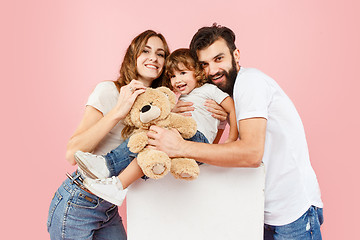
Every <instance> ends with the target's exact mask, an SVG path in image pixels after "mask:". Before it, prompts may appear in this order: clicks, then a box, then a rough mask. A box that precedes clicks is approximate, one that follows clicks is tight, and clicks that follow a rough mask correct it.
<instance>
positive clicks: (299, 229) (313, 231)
mask: <svg viewBox="0 0 360 240" xmlns="http://www.w3.org/2000/svg"><path fill="white" fill-rule="evenodd" d="M323 222H324V217H323V209H322V208H318V207H315V206H311V207H310V208H309V209H308V210H307V211H306V213H304V214H303V215H302V216H301V217H300V218H299V219H297V220H296V221H294V222H292V223H289V224H287V225H284V226H270V225H267V224H264V240H272V239H274V240H310V239H311V240H321V239H322V238H321V232H320V225H321V224H322V223H323Z"/></svg>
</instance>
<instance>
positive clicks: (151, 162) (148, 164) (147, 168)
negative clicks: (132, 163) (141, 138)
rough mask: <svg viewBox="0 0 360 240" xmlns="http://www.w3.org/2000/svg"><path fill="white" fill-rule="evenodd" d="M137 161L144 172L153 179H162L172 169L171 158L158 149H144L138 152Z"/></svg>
mask: <svg viewBox="0 0 360 240" xmlns="http://www.w3.org/2000/svg"><path fill="white" fill-rule="evenodd" d="M137 161H138V164H139V166H140V168H141V169H142V171H143V172H144V174H145V175H146V176H148V177H149V178H152V179H160V178H162V177H164V176H165V175H166V174H167V173H168V172H169V171H170V166H171V160H170V158H169V157H168V155H167V154H166V153H164V152H161V151H158V150H151V149H144V150H143V151H141V152H140V153H139V154H138V156H137Z"/></svg>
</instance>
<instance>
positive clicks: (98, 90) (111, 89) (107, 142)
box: [86, 81, 124, 155]
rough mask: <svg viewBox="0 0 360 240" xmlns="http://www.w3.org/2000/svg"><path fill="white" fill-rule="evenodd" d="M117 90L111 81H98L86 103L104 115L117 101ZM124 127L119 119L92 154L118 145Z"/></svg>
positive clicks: (98, 153) (100, 153) (107, 150)
mask: <svg viewBox="0 0 360 240" xmlns="http://www.w3.org/2000/svg"><path fill="white" fill-rule="evenodd" d="M118 98H119V91H118V90H117V88H116V86H115V83H114V82H112V81H104V82H101V83H99V84H98V85H97V86H96V87H95V89H94V91H93V92H92V93H91V95H90V96H89V98H88V101H87V103H86V105H89V106H92V107H94V108H96V109H97V110H99V111H100V112H102V114H103V115H104V116H105V115H106V114H107V113H108V112H109V111H110V110H111V109H113V108H114V107H115V105H116V103H117V101H118ZM123 128H124V124H123V121H122V120H121V121H119V123H118V124H117V125H115V127H113V129H111V131H110V132H109V133H108V134H107V135H106V136H105V137H104V139H103V140H102V141H101V142H100V143H99V144H98V146H97V147H96V148H95V150H94V151H93V153H94V154H97V155H104V154H106V153H108V152H110V151H111V150H113V149H115V148H116V147H118V146H119V145H120V144H121V143H122V142H123V141H124V140H123V138H122V136H121V131H122V129H123Z"/></svg>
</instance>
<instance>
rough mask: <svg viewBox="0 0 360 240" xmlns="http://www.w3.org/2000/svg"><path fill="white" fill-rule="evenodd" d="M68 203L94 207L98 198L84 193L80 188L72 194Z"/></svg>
mask: <svg viewBox="0 0 360 240" xmlns="http://www.w3.org/2000/svg"><path fill="white" fill-rule="evenodd" d="M70 204H71V205H72V206H74V207H79V208H88V209H94V208H96V207H97V206H98V205H99V198H98V197H96V196H91V195H90V194H87V193H86V194H85V192H84V193H83V191H82V190H78V193H77V194H75V195H74V197H73V199H72V200H71V201H70Z"/></svg>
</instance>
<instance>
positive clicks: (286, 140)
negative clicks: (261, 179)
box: [233, 68, 323, 226]
mask: <svg viewBox="0 0 360 240" xmlns="http://www.w3.org/2000/svg"><path fill="white" fill-rule="evenodd" d="M233 98H234V102H235V110H236V118H237V122H239V121H240V120H243V119H248V118H255V117H262V118H266V119H267V126H266V138H265V150H264V156H263V162H264V165H265V169H266V178H265V223H266V224H269V225H274V226H279V225H285V224H288V223H291V222H293V221H295V220H296V219H298V218H299V217H300V216H301V215H302V214H304V213H305V212H306V210H307V209H308V208H309V207H310V206H311V205H314V206H317V207H323V203H322V201H321V194H320V188H319V184H318V181H317V178H316V175H315V172H314V170H313V168H312V166H311V164H310V159H309V152H308V146H307V142H306V137H305V132H304V127H303V124H302V122H301V119H300V116H299V114H298V112H297V111H296V109H295V106H294V104H293V103H292V102H291V100H290V99H289V97H288V96H287V95H286V94H285V93H284V91H283V90H282V89H281V88H280V86H279V85H278V84H277V83H276V82H275V81H274V80H273V79H272V78H270V77H269V76H267V75H265V74H264V73H262V72H260V71H259V70H257V69H254V68H241V69H240V71H239V73H238V75H237V78H236V81H235V85H234V91H233Z"/></svg>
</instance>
